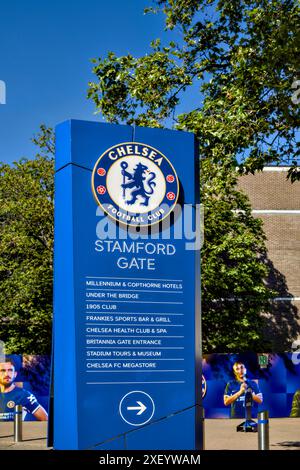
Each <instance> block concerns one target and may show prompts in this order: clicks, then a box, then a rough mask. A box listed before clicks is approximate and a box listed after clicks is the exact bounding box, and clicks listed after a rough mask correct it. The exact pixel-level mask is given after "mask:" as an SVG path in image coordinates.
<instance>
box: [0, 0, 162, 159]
mask: <svg viewBox="0 0 300 470" xmlns="http://www.w3.org/2000/svg"><path fill="white" fill-rule="evenodd" d="M149 5H151V0H89V1H86V0H85V1H84V0H26V1H24V0H12V1H10V2H8V1H6V2H1V4H0V80H3V81H5V83H6V89H7V95H6V104H5V105H0V161H3V162H8V163H11V162H12V161H14V160H18V159H19V158H21V157H22V156H25V157H29V158H31V157H33V156H34V147H33V145H32V144H31V142H30V138H31V137H32V135H33V134H34V133H36V132H37V131H38V128H39V125H40V124H41V123H45V124H47V125H50V126H55V124H57V123H59V122H61V121H64V120H66V119H69V118H74V119H87V120H99V119H101V116H99V115H97V116H96V115H94V114H93V113H94V105H93V103H92V102H89V101H88V100H87V99H86V91H87V84H88V82H89V81H90V80H91V79H93V75H92V73H91V70H92V64H91V63H90V61H89V59H91V58H92V57H104V56H106V54H107V52H108V51H110V50H112V51H114V52H115V53H116V54H117V55H123V54H127V53H128V52H130V53H132V54H133V55H135V56H139V55H144V54H145V53H146V52H147V51H149V43H150V41H151V40H152V39H155V38H156V37H161V36H162V34H164V33H163V28H164V23H163V20H164V18H163V16H162V15H151V14H148V15H144V14H143V9H144V7H146V6H149Z"/></svg>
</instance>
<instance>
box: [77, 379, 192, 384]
mask: <svg viewBox="0 0 300 470" xmlns="http://www.w3.org/2000/svg"><path fill="white" fill-rule="evenodd" d="M86 384H87V385H120V384H185V381H184V380H168V381H166V382H162V381H158V382H87V383H86Z"/></svg>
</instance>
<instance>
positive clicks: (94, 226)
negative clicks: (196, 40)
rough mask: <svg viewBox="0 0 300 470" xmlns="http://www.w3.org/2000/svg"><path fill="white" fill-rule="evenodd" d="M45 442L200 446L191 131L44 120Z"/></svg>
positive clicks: (196, 184)
mask: <svg viewBox="0 0 300 470" xmlns="http://www.w3.org/2000/svg"><path fill="white" fill-rule="evenodd" d="M56 147H57V150H56V176H55V179H56V180H55V184H56V190H55V191H56V193H55V278H54V292H55V294H54V448H55V449H99V450H100V449H103V450H107V449H109V450H113V449H129V450H138V449H142V450H147V449H152V450H160V449H174V450H175V449H191V450H196V449H200V448H202V426H201V416H202V413H201V390H202V378H201V351H200V344H201V332H200V300H199V299H200V256H199V250H200V246H199V227H197V225H198V222H199V206H198V203H199V200H198V199H199V195H198V189H199V181H198V175H199V171H198V165H197V161H198V158H197V154H196V147H195V138H194V135H193V134H191V133H185V132H177V131H169V130H161V129H148V128H135V129H133V128H132V127H130V126H118V125H114V124H99V123H95V122H84V121H73V120H72V121H67V122H64V123H62V124H60V125H59V126H58V127H57V129H56Z"/></svg>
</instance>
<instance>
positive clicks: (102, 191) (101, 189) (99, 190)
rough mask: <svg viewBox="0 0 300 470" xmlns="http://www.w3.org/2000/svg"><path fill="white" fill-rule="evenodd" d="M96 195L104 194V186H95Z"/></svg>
mask: <svg viewBox="0 0 300 470" xmlns="http://www.w3.org/2000/svg"><path fill="white" fill-rule="evenodd" d="M97 193H98V194H105V193H106V187H105V186H97Z"/></svg>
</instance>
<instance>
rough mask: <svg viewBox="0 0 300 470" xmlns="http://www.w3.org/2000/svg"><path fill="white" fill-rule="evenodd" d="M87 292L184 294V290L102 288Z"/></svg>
mask: <svg viewBox="0 0 300 470" xmlns="http://www.w3.org/2000/svg"><path fill="white" fill-rule="evenodd" d="M86 290H103V291H109V292H151V293H153V292H159V293H161V294H183V292H182V290H180V291H179V292H173V291H171V292H170V291H169V290H150V289H148V290H138V289H101V288H94V289H90V288H89V289H86Z"/></svg>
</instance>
